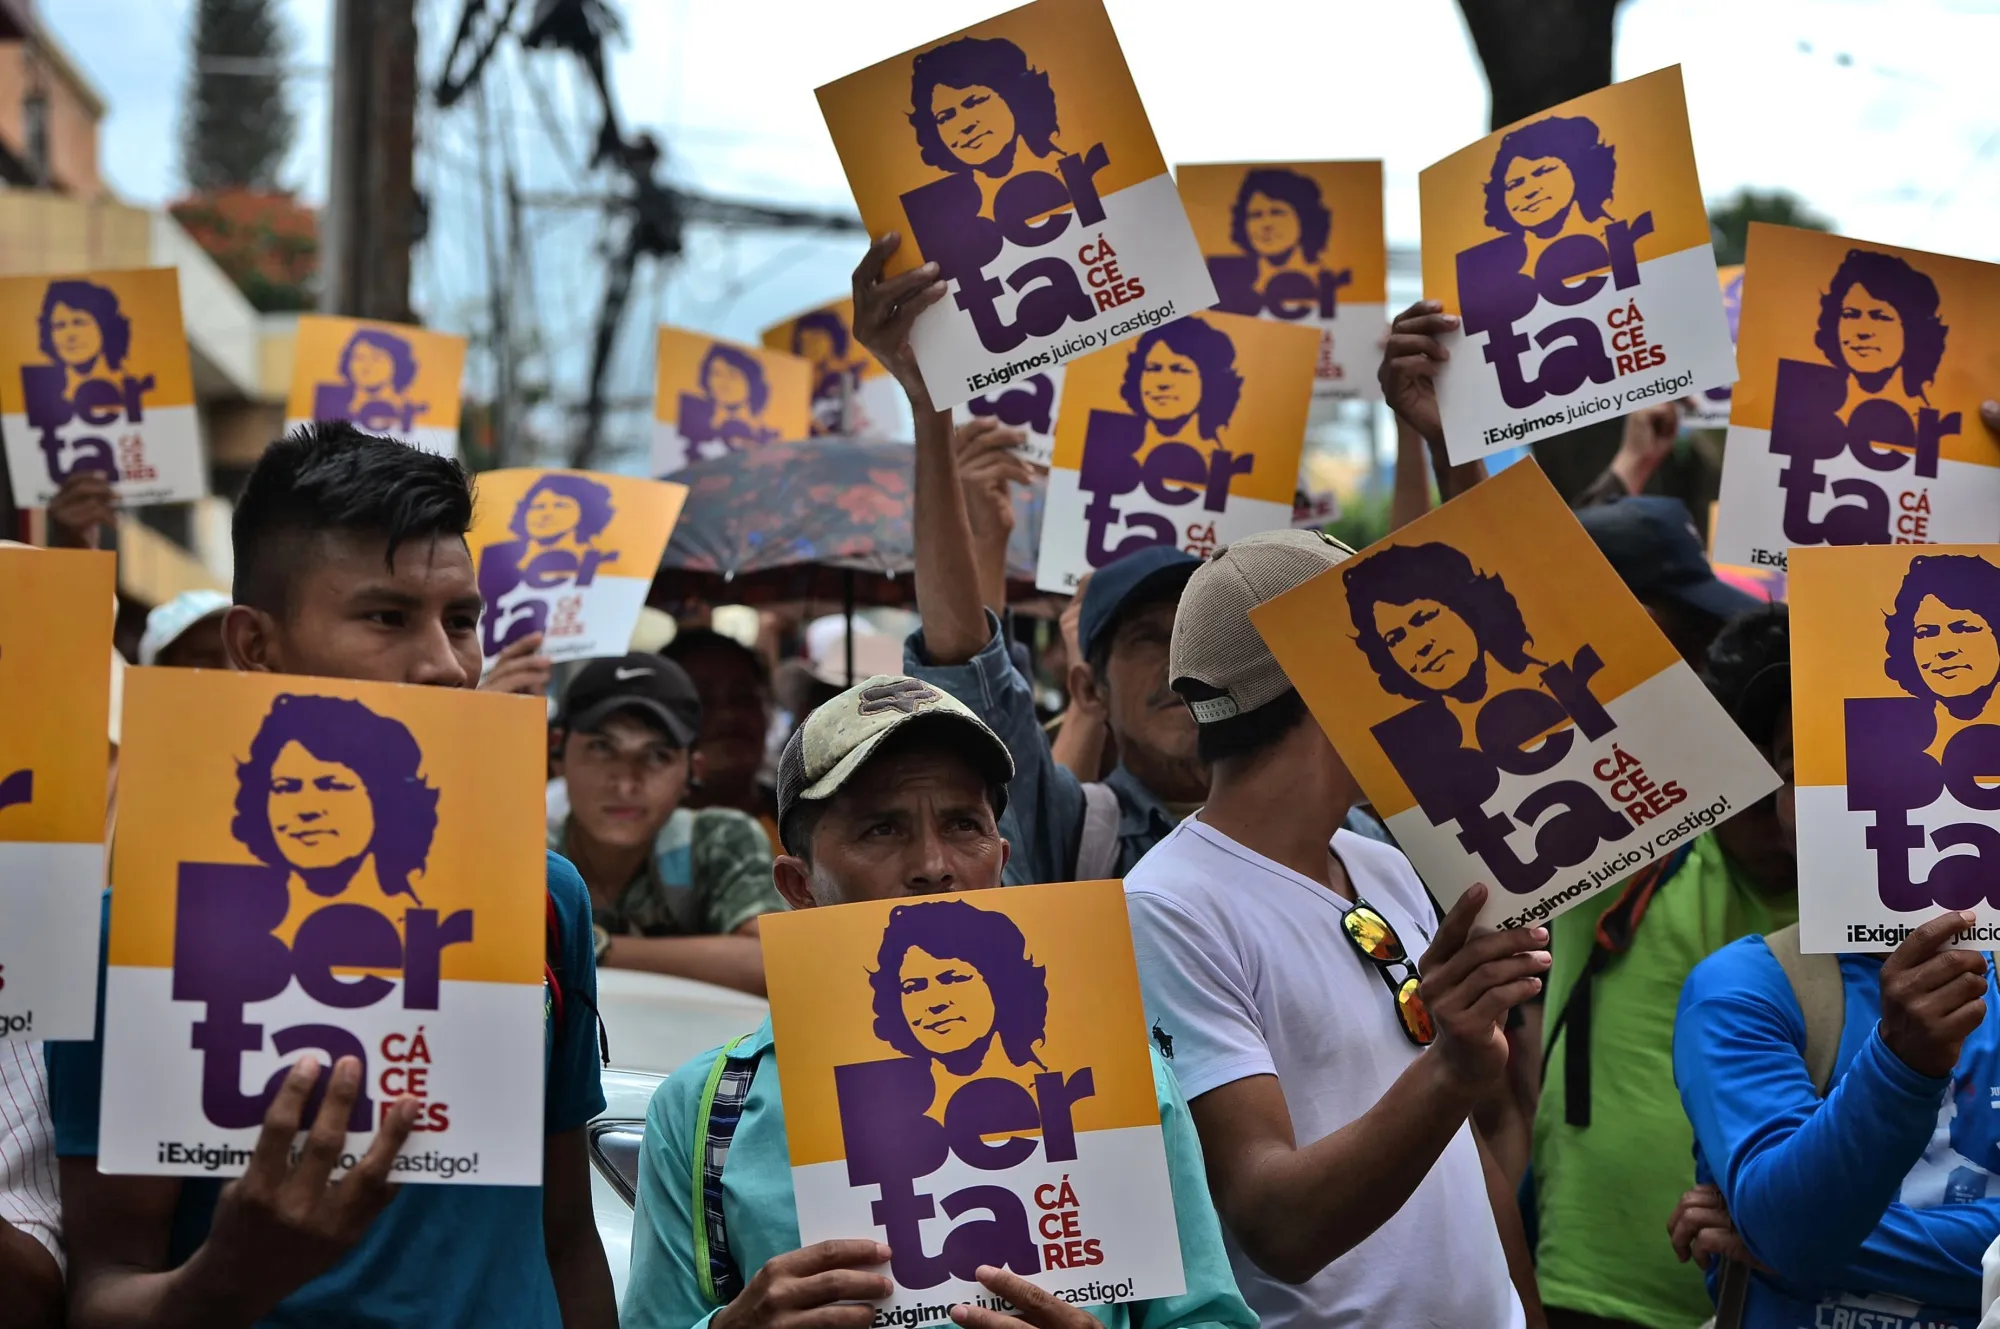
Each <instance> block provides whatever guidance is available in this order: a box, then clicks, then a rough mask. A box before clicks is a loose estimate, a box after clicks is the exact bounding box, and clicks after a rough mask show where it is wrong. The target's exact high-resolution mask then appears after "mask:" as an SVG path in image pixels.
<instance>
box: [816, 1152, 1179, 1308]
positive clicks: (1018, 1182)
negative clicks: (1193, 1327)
mask: <svg viewBox="0 0 2000 1329" xmlns="http://www.w3.org/2000/svg"><path fill="white" fill-rule="evenodd" d="M1076 1149H1077V1156H1076V1157H1075V1158H1073V1159H1071V1160H1069V1161H1068V1162H1061V1163H1052V1162H1047V1161H1045V1160H1044V1159H1043V1158H1042V1157H1041V1151H1040V1150H1039V1149H1037V1150H1036V1153H1035V1156H1034V1157H1033V1158H1032V1159H1031V1160H1030V1161H1029V1162H1026V1163H1023V1164H1021V1165H1019V1166H1017V1167H1011V1168H1007V1169H1005V1170H1004V1171H998V1172H993V1171H984V1170H981V1169H977V1168H973V1167H971V1166H970V1165H968V1164H967V1163H965V1162H964V1161H963V1160H961V1159H960V1158H959V1157H958V1156H957V1155H956V1154H952V1155H948V1156H947V1157H946V1160H945V1163H944V1166H942V1167H940V1168H939V1169H938V1170H937V1171H935V1172H933V1173H931V1174H930V1175H928V1176H925V1177H919V1178H917V1180H916V1183H915V1186H916V1192H917V1194H918V1195H919V1196H926V1195H927V1196H932V1197H935V1199H936V1204H935V1206H934V1209H933V1213H934V1216H933V1217H931V1218H926V1219H922V1220H919V1221H917V1223H916V1229H917V1232H918V1234H919V1235H920V1237H921V1239H922V1240H921V1245H922V1253H923V1255H924V1256H927V1257H932V1258H935V1257H936V1256H937V1255H938V1254H939V1253H940V1252H941V1251H942V1250H943V1249H944V1244H945V1239H946V1237H947V1236H948V1235H949V1234H950V1233H951V1232H952V1230H953V1229H954V1228H956V1227H958V1226H960V1225H962V1224H977V1223H989V1224H990V1223H991V1222H993V1221H994V1220H995V1219H996V1218H999V1217H1000V1215H998V1214H997V1213H996V1212H995V1211H993V1210H991V1209H989V1208H988V1207H986V1206H985V1205H981V1204H974V1205H973V1207H972V1208H970V1209H968V1210H966V1211H965V1212H964V1213H962V1214H960V1216H959V1217H958V1218H956V1219H953V1218H947V1217H945V1215H944V1210H945V1209H946V1207H947V1206H949V1205H950V1197H951V1196H953V1195H954V1194H956V1193H957V1192H959V1191H962V1190H964V1189H966V1188H968V1187H978V1186H997V1187H1000V1188H1002V1189H1004V1190H1007V1191H1009V1192H1011V1193H1012V1194H1013V1195H1014V1196H1015V1197H1016V1198H1018V1199H1019V1201H1020V1204H1021V1209H1022V1212H1023V1213H1024V1214H1025V1215H1026V1218H1027V1223H1028V1234H1027V1235H1028V1237H1029V1239H1031V1240H1032V1242H1033V1244H1034V1247H1035V1252H1036V1262H1037V1263H1038V1264H1039V1265H1040V1271H1039V1272H1031V1271H1029V1270H1026V1269H1020V1268H1016V1269H1015V1270H1014V1272H1016V1273H1019V1274H1024V1275H1026V1276H1027V1277H1029V1278H1030V1279H1031V1280H1032V1281H1033V1282H1034V1283H1035V1284H1036V1285H1038V1286H1040V1287H1043V1288H1046V1289H1048V1290H1049V1291H1050V1292H1053V1293H1055V1294H1056V1295H1058V1296H1060V1297H1062V1298H1063V1299H1064V1300H1065V1301H1070V1302H1072V1303H1074V1304H1076V1305H1079V1306H1092V1305H1101V1304H1105V1303H1112V1302H1125V1301H1145V1300H1150V1299H1152V1298H1155V1297H1176V1296H1179V1295H1180V1294H1181V1293H1183V1292H1185V1291H1186V1290H1187V1280H1186V1277H1185V1274H1184V1272H1183V1270H1182V1268H1181V1245H1180V1228H1179V1225H1178V1224H1177V1223H1176V1222H1175V1219H1174V1194H1173V1185H1172V1182H1171V1181H1170V1180H1169V1178H1168V1175H1167V1156H1166V1148H1165V1144H1164V1142H1163V1140H1162V1139H1161V1135H1160V1128H1159V1127H1158V1126H1134V1127H1127V1128H1125V1129H1121V1130H1108V1131H1085V1132H1080V1133H1079V1134H1078V1135H1077V1137H1076ZM792 1188H793V1190H794V1191H795V1192H796V1194H797V1197H798V1208H799V1239H800V1242H801V1243H802V1244H804V1245H807V1246H810V1245H812V1244H813V1243H814V1242H816V1241H830V1240H837V1239H841V1238H867V1237H873V1238H875V1239H876V1240H878V1241H882V1242H886V1243H887V1244H888V1245H890V1246H891V1247H892V1248H894V1249H898V1250H902V1249H906V1244H904V1243H901V1241H900V1239H899V1238H898V1237H897V1236H896V1235H894V1234H892V1233H891V1232H890V1230H889V1229H888V1228H885V1227H879V1226H877V1225H876V1222H875V1218H874V1213H873V1209H874V1204H875V1202H876V1200H878V1199H879V1198H881V1196H880V1191H881V1188H880V1187H879V1186H872V1185H871V1186H852V1185H850V1184H849V1183H848V1179H847V1163H846V1162H845V1161H844V1160H842V1161H838V1162H832V1163H815V1164H812V1165H811V1166H808V1167H798V1168H793V1169H792ZM1058 1259H1060V1261H1061V1265H1060V1267H1059V1266H1058V1265H1057V1260H1058ZM882 1272H884V1273H890V1274H891V1277H893V1276H894V1275H893V1273H891V1271H890V1270H886V1269H885V1270H883V1271H882ZM982 1298H986V1299H987V1300H986V1301H985V1302H984V1303H983V1304H987V1305H991V1304H992V1302H991V1300H990V1298H991V1294H990V1293H988V1292H987V1291H986V1289H984V1288H983V1287H981V1286H980V1285H979V1284H978V1283H977V1282H976V1281H974V1280H973V1279H970V1278H954V1277H950V1276H946V1278H945V1279H944V1281H942V1282H940V1283H937V1284H935V1285H934V1286H931V1287H923V1288H910V1287H904V1286H902V1285H901V1284H898V1285H897V1287H896V1290H895V1292H894V1293H893V1294H891V1296H890V1297H889V1298H888V1300H886V1301H880V1302H877V1303H876V1313H875V1324H876V1325H877V1326H878V1329H879V1327H881V1326H895V1329H917V1326H920V1325H928V1324H944V1323H948V1322H949V1321H950V1318H951V1308H952V1307H953V1306H954V1305H956V1304H958V1303H960V1302H966V1301H972V1302H979V1301H980V1299H982Z"/></svg>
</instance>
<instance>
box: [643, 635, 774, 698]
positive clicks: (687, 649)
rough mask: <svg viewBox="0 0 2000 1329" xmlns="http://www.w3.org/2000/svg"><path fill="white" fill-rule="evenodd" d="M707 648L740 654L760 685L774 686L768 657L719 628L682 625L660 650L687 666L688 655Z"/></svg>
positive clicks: (764, 687)
mask: <svg viewBox="0 0 2000 1329" xmlns="http://www.w3.org/2000/svg"><path fill="white" fill-rule="evenodd" d="M703 650H717V651H721V652H722V653H723V654H725V655H733V656H735V657H737V658H738V659H740V660H742V661H743V663H745V664H746V665H748V666H750V669H751V672H753V673H754V674H756V675H757V686H758V687H760V688H762V689H764V691H765V692H769V691H770V690H771V670H770V667H769V666H768V665H766V664H765V663H764V657H763V656H761V655H759V654H757V652H755V651H753V650H751V649H750V648H749V647H748V646H745V645H744V644H743V643H742V642H740V641H738V640H736V638H734V637H732V636H730V635H729V634H728V633H726V632H717V631H716V630H715V629H714V628H682V629H681V630H680V631H679V632H677V633H675V634H674V639H673V640H672V641H670V642H668V643H667V644H666V645H665V646H662V647H661V648H660V654H661V655H664V656H666V657H667V659H669V660H672V661H673V662H674V663H675V664H677V665H681V666H683V667H685V666H686V664H687V657H688V656H690V655H693V654H695V653H696V652H698V651H703Z"/></svg>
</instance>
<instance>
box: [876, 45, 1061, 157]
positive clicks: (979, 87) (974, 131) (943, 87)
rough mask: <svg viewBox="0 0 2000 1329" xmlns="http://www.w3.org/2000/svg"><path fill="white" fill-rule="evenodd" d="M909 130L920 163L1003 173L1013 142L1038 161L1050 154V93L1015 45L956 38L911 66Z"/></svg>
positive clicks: (1052, 139) (1052, 97)
mask: <svg viewBox="0 0 2000 1329" xmlns="http://www.w3.org/2000/svg"><path fill="white" fill-rule="evenodd" d="M910 125H911V127H912V128H913V129H915V130H916V134H917V149H918V152H919V154H920V155H921V156H922V157H923V160H924V163H925V164H926V165H929V166H934V167H936V168H937V169H938V170H941V171H949V172H952V173H954V174H957V173H959V172H966V171H978V172H981V173H983V174H986V175H991V176H1005V175H1007V174H1009V173H1010V172H1011V171H1012V170H1013V167H1014V149H1015V145H1016V144H1020V143H1025V144H1026V145H1027V147H1028V150H1029V151H1030V152H1031V153H1033V154H1034V155H1035V156H1037V157H1045V156H1047V155H1048V154H1049V153H1050V152H1051V151H1052V150H1053V148H1054V146H1055V136H1056V96H1055V91H1054V89H1052V88H1051V87H1050V86H1049V76H1048V75H1047V74H1045V73H1043V72H1042V71H1041V70H1039V69H1035V68H1033V67H1032V66H1030V65H1029V63H1028V57H1027V55H1026V54H1025V53H1023V52H1022V50H1021V48H1020V47H1018V46H1016V45H1014V43H1012V42H1010V41H1005V40H1003V39H1001V38H997V37H961V38H959V39H958V40H957V41H954V42H947V43H945V44H944V45H943V46H939V47H935V48H933V49H931V50H928V51H925V52H924V53H923V54H921V55H919V56H918V57H917V58H916V59H915V60H914V61H912V62H911V65H910Z"/></svg>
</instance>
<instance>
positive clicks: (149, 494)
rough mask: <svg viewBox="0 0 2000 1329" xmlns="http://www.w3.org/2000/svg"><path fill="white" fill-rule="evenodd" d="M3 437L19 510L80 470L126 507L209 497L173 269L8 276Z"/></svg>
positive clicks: (1, 382)
mask: <svg viewBox="0 0 2000 1329" xmlns="http://www.w3.org/2000/svg"><path fill="white" fill-rule="evenodd" d="M0 433H4V434H5V436H6V447H7V471H8V474H9V476H10V477H11V478H12V481H13V487H14V502H15V503H16V504H17V505H18V506H20V507H24V508H40V507H47V506H48V502H49V500H50V499H52V498H54V497H55V495H56V491H57V490H58V489H60V488H61V487H62V483H63V481H64V480H66V479H68V478H69V477H70V476H71V475H72V474H74V473H76V472H78V471H96V472H98V473H100V474H102V475H105V476H108V477H110V479H111V482H112V484H113V486H114V487H115V488H116V490H117V494H118V501H119V503H120V504H121V505H123V506H125V507H144V506H147V505H150V504H157V503H185V502H189V501H192V500H194V499H197V498H200V497H202V496H203V495H205V494H206V493H207V492H208V475H207V469H208V468H207V466H206V464H205V463H204V462H203V460H202V453H201V433H200V428H199V425H198V423H197V421H196V418H195V406H194V380H193V378H192V376H191V375H190V373H189V370H188V349H187V337H186V335H185V334H184V333H183V332H182V331H181V288H180V279H179V277H178V276H176V275H175V273H174V270H173V269H172V268H133V269H129V270H125V271H120V272H84V273H78V274H75V275H73V276H64V277H0Z"/></svg>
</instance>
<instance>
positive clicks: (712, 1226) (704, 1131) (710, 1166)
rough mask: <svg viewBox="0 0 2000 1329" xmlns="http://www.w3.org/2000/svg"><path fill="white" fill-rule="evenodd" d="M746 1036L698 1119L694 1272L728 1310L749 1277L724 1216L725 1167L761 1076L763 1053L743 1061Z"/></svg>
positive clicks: (723, 1057)
mask: <svg viewBox="0 0 2000 1329" xmlns="http://www.w3.org/2000/svg"><path fill="white" fill-rule="evenodd" d="M748 1037H750V1035H749V1034H742V1035H739V1036H738V1037H736V1038H734V1039H732V1040H730V1042H729V1043H728V1044H727V1045H726V1046H725V1047H724V1048H723V1049H722V1051H720V1052H718V1053H717V1054H716V1056H715V1064H714V1065H713V1066H710V1067H709V1068H708V1079H707V1080H706V1081H704V1082H703V1084H702V1087H701V1103H700V1106H699V1107H698V1108H697V1109H696V1111H695V1118H694V1167H693V1168H692V1169H690V1170H691V1171H692V1173H693V1177H692V1181H693V1184H694V1215H695V1224H694V1268H695V1275H696V1278H697V1279H698V1281H699V1282H700V1284H701V1295H702V1296H703V1297H704V1298H706V1299H707V1301H708V1303H709V1304H710V1305H712V1306H727V1305H728V1304H729V1303H730V1302H732V1301H734V1300H736V1297H737V1294H738V1293H740V1292H742V1291H743V1273H742V1271H741V1270H740V1269H738V1268H737V1266H736V1258H735V1256H734V1255H732V1254H731V1253H730V1250H729V1230H728V1228H727V1226H726V1225H725V1224H724V1222H723V1217H722V1168H723V1164H724V1163H726V1162H727V1161H728V1159H729V1146H730V1143H731V1142H732V1141H733V1140H735V1138H736V1127H737V1125H738V1124H739V1123H740V1122H741V1121H742V1120H743V1104H744V1103H745V1102H746V1101H747V1100H748V1099H749V1097H750V1084H751V1082H752V1081H753V1080H754V1079H756V1076H757V1062H758V1060H759V1059H760V1058H761V1056H762V1055H763V1053H762V1050H761V1049H759V1050H758V1051H757V1052H752V1053H750V1054H749V1055H748V1056H738V1055H737V1054H736V1049H737V1047H738V1046H739V1045H740V1044H741V1043H742V1042H743V1040H744V1039H746V1038H748Z"/></svg>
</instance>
